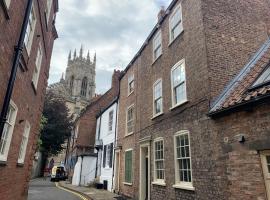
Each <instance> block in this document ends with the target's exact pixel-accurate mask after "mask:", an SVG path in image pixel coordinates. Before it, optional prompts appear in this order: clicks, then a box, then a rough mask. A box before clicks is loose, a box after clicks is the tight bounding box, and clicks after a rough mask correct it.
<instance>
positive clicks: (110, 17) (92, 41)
mask: <svg viewBox="0 0 270 200" xmlns="http://www.w3.org/2000/svg"><path fill="white" fill-rule="evenodd" d="M170 1H171V0H143V1H138V0H121V1H120V0H80V1H78V0H60V1H59V7H60V11H59V13H58V14H57V19H56V21H57V22H56V27H57V30H58V34H59V38H58V39H57V40H56V41H55V46H54V50H53V57H52V62H51V71H50V79H49V83H53V82H57V81H58V80H59V79H60V77H61V74H62V73H63V72H64V71H65V68H66V63H67V56H68V53H69V51H70V50H74V49H75V48H77V49H79V48H80V45H81V44H83V45H84V49H86V50H87V49H89V50H90V53H91V54H92V55H93V53H94V51H96V53H97V68H96V70H97V76H96V85H97V93H101V92H105V91H106V90H107V89H109V87H110V81H105V80H106V79H109V80H110V76H111V73H112V71H113V69H114V68H118V69H124V68H125V67H126V65H127V64H128V63H129V61H130V60H131V59H132V57H133V56H134V55H135V53H136V52H137V51H138V49H139V48H140V46H141V45H142V44H143V42H144V40H145V39H146V37H147V35H148V34H149V33H150V31H151V29H152V28H153V27H154V25H155V23H156V21H157V13H158V11H159V8H160V6H162V5H165V6H167V5H168V3H170ZM104 77H106V79H104Z"/></svg>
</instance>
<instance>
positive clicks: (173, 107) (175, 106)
mask: <svg viewBox="0 0 270 200" xmlns="http://www.w3.org/2000/svg"><path fill="white" fill-rule="evenodd" d="M186 103H188V100H184V101H181V102H180V103H178V104H176V105H174V106H172V107H171V108H170V110H173V109H175V108H177V107H179V106H182V105H183V104H186Z"/></svg>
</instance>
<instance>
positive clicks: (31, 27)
mask: <svg viewBox="0 0 270 200" xmlns="http://www.w3.org/2000/svg"><path fill="white" fill-rule="evenodd" d="M36 21H37V20H36V15H35V10H34V5H32V8H31V13H30V16H29V20H28V24H27V28H26V33H25V38H24V45H25V47H26V50H27V53H28V55H29V54H30V51H31V47H32V41H33V37H34V32H35V27H36Z"/></svg>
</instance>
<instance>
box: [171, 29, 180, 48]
mask: <svg viewBox="0 0 270 200" xmlns="http://www.w3.org/2000/svg"><path fill="white" fill-rule="evenodd" d="M183 33H184V30H182V32H181V33H179V35H177V36H176V38H174V39H173V40H172V41H170V43H169V44H168V47H170V46H171V45H172V44H173V43H174V41H175V40H176V39H177V38H179V37H180V35H182V34H183ZM170 40H171V39H170Z"/></svg>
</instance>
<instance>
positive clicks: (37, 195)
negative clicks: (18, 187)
mask: <svg viewBox="0 0 270 200" xmlns="http://www.w3.org/2000/svg"><path fill="white" fill-rule="evenodd" d="M48 199H51V200H53V199H57V200H62V199H63V200H80V198H79V197H77V196H76V195H74V194H72V193H69V192H67V191H64V190H62V189H60V188H57V187H56V185H55V183H52V182H50V181H49V179H47V180H43V179H35V180H32V181H31V182H30V186H29V191H28V200H48Z"/></svg>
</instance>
